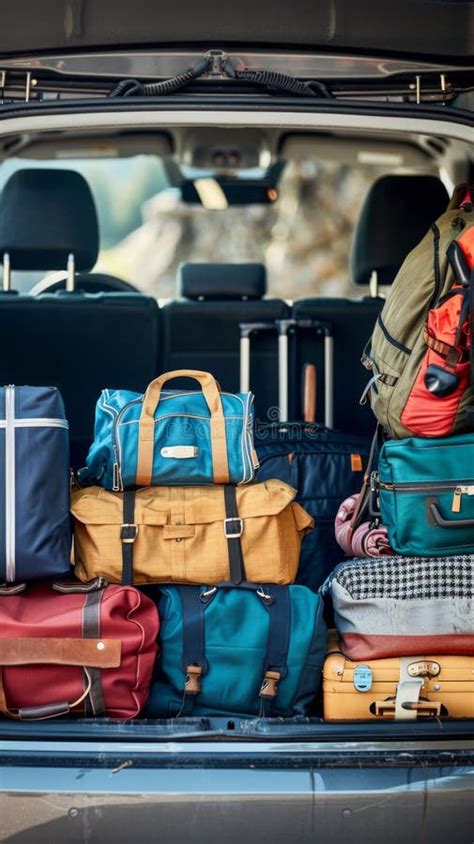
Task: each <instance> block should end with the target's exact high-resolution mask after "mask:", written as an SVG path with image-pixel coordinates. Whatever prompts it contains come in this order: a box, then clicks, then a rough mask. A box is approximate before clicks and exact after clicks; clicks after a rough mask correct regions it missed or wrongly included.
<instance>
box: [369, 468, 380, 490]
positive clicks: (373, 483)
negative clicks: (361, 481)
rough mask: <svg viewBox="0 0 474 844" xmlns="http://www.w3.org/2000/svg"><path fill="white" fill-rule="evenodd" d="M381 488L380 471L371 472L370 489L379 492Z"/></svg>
mask: <svg viewBox="0 0 474 844" xmlns="http://www.w3.org/2000/svg"><path fill="white" fill-rule="evenodd" d="M378 488H379V473H378V472H371V473H370V491H371V492H377V490H378Z"/></svg>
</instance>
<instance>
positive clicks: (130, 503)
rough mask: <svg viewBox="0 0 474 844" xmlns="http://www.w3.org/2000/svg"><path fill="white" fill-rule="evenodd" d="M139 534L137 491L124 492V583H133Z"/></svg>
mask: <svg viewBox="0 0 474 844" xmlns="http://www.w3.org/2000/svg"><path fill="white" fill-rule="evenodd" d="M137 536H138V525H137V524H135V492H133V490H132V491H130V492H124V493H123V524H122V527H121V529H120V539H121V541H122V585H123V586H131V585H132V584H133V545H134V542H135V540H136V538H137Z"/></svg>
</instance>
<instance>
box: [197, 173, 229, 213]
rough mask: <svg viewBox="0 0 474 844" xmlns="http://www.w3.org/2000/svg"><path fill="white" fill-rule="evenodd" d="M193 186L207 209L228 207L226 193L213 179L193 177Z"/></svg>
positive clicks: (221, 209)
mask: <svg viewBox="0 0 474 844" xmlns="http://www.w3.org/2000/svg"><path fill="white" fill-rule="evenodd" d="M194 187H195V188H196V192H197V195H198V196H199V199H200V200H201V203H202V205H203V207H204V208H206V210H207V211H225V210H226V209H227V208H228V207H229V203H228V202H227V199H226V195H225V193H224V191H223V190H222V188H221V186H220V184H219V182H216V180H215V179H210V178H207V179H195V180H194Z"/></svg>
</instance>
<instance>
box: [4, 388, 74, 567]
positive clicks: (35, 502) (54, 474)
mask: <svg viewBox="0 0 474 844" xmlns="http://www.w3.org/2000/svg"><path fill="white" fill-rule="evenodd" d="M68 428H69V426H68V423H67V420H66V417H65V413H64V405H63V400H62V398H61V394H60V393H59V390H57V389H56V388H55V387H14V386H12V385H9V386H7V387H3V388H0V479H1V481H0V583H2V582H7V583H13V582H15V581H16V582H18V581H25V580H35V579H36V578H42V577H59V576H60V575H63V574H67V573H68V572H69V570H70V562H69V561H70V556H71V526H70V518H69V486H70V481H69V430H68Z"/></svg>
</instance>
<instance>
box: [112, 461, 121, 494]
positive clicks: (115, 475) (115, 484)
mask: <svg viewBox="0 0 474 844" xmlns="http://www.w3.org/2000/svg"><path fill="white" fill-rule="evenodd" d="M112 478H113V482H112V489H113V491H114V492H118V491H119V490H120V484H119V467H118V463H114V465H113V467H112Z"/></svg>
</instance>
